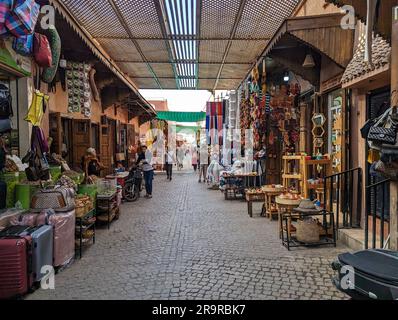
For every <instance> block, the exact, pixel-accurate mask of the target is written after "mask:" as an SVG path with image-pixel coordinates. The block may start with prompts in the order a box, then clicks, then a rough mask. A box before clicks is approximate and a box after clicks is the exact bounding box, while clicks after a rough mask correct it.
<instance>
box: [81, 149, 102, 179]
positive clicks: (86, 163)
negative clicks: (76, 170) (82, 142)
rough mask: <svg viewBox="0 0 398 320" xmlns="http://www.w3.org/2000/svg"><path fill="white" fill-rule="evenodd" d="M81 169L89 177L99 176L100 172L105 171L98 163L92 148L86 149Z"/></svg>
mask: <svg viewBox="0 0 398 320" xmlns="http://www.w3.org/2000/svg"><path fill="white" fill-rule="evenodd" d="M82 162H83V169H84V171H85V173H86V175H87V176H88V177H89V176H97V177H99V176H100V175H101V170H103V169H105V166H104V165H102V163H101V162H99V160H98V158H97V152H96V151H95V149H94V148H88V149H87V151H86V155H85V156H84V157H83V161H82Z"/></svg>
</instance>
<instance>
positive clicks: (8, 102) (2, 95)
mask: <svg viewBox="0 0 398 320" xmlns="http://www.w3.org/2000/svg"><path fill="white" fill-rule="evenodd" d="M12 116H13V111H12V98H11V94H10V89H9V88H8V87H7V86H6V85H4V84H0V119H8V118H10V117H12Z"/></svg>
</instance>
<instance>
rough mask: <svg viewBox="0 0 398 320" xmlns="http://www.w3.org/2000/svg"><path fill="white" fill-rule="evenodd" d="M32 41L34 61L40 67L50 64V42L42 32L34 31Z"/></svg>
mask: <svg viewBox="0 0 398 320" xmlns="http://www.w3.org/2000/svg"><path fill="white" fill-rule="evenodd" d="M33 37H34V41H33V56H34V58H35V61H36V63H37V64H38V65H39V66H40V67H42V68H48V67H51V66H52V63H53V59H52V55H51V48H50V43H49V42H48V39H47V37H46V36H45V35H44V34H40V33H37V32H36V33H35V34H34V36H33Z"/></svg>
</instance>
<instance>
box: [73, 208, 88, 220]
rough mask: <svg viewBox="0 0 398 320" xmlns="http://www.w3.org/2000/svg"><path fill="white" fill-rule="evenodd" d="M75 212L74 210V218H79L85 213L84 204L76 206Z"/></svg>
mask: <svg viewBox="0 0 398 320" xmlns="http://www.w3.org/2000/svg"><path fill="white" fill-rule="evenodd" d="M75 212H76V218H81V217H83V216H84V215H85V214H86V207H85V206H80V207H76V209H75Z"/></svg>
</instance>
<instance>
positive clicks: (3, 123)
mask: <svg viewBox="0 0 398 320" xmlns="http://www.w3.org/2000/svg"><path fill="white" fill-rule="evenodd" d="M11 130H12V125H11V120H10V119H0V134H4V133H7V132H10V131H11Z"/></svg>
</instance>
